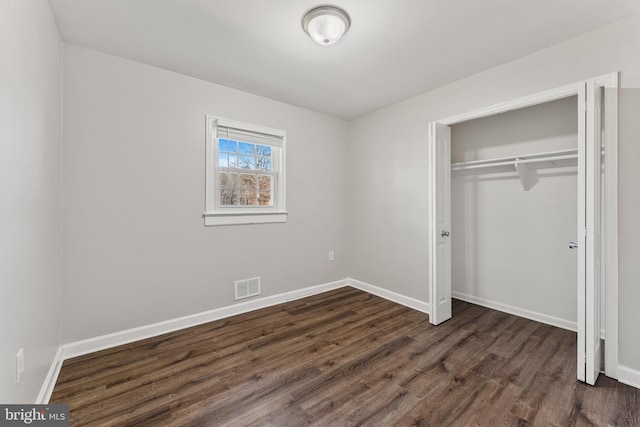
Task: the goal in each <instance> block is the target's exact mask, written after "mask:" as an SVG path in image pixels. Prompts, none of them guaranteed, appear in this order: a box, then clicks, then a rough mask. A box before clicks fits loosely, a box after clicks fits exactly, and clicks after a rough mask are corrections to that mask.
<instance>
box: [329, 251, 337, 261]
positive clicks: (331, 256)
mask: <svg viewBox="0 0 640 427" xmlns="http://www.w3.org/2000/svg"><path fill="white" fill-rule="evenodd" d="M335 259H336V254H335V253H333V251H329V261H333V260H335Z"/></svg>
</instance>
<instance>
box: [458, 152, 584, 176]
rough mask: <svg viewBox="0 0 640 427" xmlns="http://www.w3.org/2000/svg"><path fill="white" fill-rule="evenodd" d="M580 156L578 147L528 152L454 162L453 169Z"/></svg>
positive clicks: (540, 161) (490, 166) (551, 160)
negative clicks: (545, 151)
mask: <svg viewBox="0 0 640 427" xmlns="http://www.w3.org/2000/svg"><path fill="white" fill-rule="evenodd" d="M577 158H578V150H577V149H568V150H558V151H550V152H547V153H537V154H526V155H522V156H513V157H502V158H497V159H488V160H472V161H469V162H460V163H452V164H451V170H452V171H463V170H469V169H481V168H494V167H499V166H513V165H515V164H516V162H517V163H519V164H528V163H542V162H553V161H558V160H571V159H577Z"/></svg>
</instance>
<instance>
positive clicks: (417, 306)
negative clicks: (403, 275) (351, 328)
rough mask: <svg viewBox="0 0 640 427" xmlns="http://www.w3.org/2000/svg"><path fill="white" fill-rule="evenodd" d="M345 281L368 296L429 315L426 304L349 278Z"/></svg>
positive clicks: (427, 304)
mask: <svg viewBox="0 0 640 427" xmlns="http://www.w3.org/2000/svg"><path fill="white" fill-rule="evenodd" d="M346 281H347V283H348V284H349V286H351V287H354V288H356V289H360V290H361V291H365V292H368V293H370V294H373V295H377V296H379V297H382V298H384V299H388V300H389V301H393V302H395V303H398V304H401V305H404V306H406V307H409V308H413V309H414V310H418V311H421V312H423V313H427V314H429V313H430V312H431V308H430V306H429V303H428V302H424V301H420V300H417V299H415V298H411V297H408V296H405V295H402V294H399V293H396V292H392V291H389V290H387V289H383V288H379V287H377V286H374V285H371V284H369V283H365V282H362V281H360V280H356V279H353V278H351V277H349V278H348V279H346Z"/></svg>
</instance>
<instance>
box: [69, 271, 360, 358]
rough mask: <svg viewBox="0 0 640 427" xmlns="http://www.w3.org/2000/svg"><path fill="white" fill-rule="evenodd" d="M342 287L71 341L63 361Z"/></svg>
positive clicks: (315, 289) (310, 289) (343, 282)
mask: <svg viewBox="0 0 640 427" xmlns="http://www.w3.org/2000/svg"><path fill="white" fill-rule="evenodd" d="M344 286H348V281H347V279H343V280H338V281H335V282H330V283H325V284H322V285H317V286H310V287H307V288H304V289H298V290H295V291H291V292H285V293H281V294H277V295H272V296H268V297H264V298H258V299H254V300H251V301H247V302H243V303H239V304H234V305H230V306H227V307H221V308H216V309H213V310H209V311H205V312H202V313H197V314H192V315H188V316H184V317H179V318H176V319H171V320H166V321H163V322H158V323H153V324H151V325H145V326H140V327H137V328H132V329H127V330H124V331H120V332H114V333H111V334H107V335H101V336H98V337H95V338H89V339H86V340H82V341H76V342H71V343H68V344H64V345H63V346H62V350H63V352H62V356H63V358H64V359H70V358H72V357H78V356H82V355H84V354H89V353H93V352H96V351H100V350H105V349H107V348H111V347H116V346H119V345H123V344H128V343H131V342H134V341H139V340H143V339H146V338H151V337H155V336H158V335H162V334H166V333H169V332H174V331H177V330H180V329H185V328H190V327H192V326H197V325H201V324H203V323H207V322H212V321H214V320H219V319H224V318H226V317H230V316H235V315H238V314H242V313H247V312H249V311H254V310H259V309H261V308H266V307H270V306H272V305H276V304H281V303H283V302H287V301H292V300H295V299H299V298H304V297H307V296H310V295H315V294H319V293H322V292H327V291H330V290H333V289H338V288H342V287H344Z"/></svg>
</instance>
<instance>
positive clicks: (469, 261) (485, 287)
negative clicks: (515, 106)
mask: <svg viewBox="0 0 640 427" xmlns="http://www.w3.org/2000/svg"><path fill="white" fill-rule="evenodd" d="M577 109H578V108H577V99H576V97H571V98H566V99H563V100H559V101H554V102H549V103H546V104H542V105H536V106H534V107H529V108H525V109H521V110H517V111H512V112H508V113H504V114H500V115H496V116H491V117H487V118H483V119H478V120H472V121H468V122H464V123H459V124H456V125H454V126H452V131H451V141H452V150H451V151H452V161H453V162H463V161H469V160H481V159H491V158H500V157H509V156H518V155H525V154H535V153H539V152H545V151H554V150H561V149H566V148H576V147H577V140H578V135H577V131H578V117H577V114H576V111H577ZM528 178H529V185H530V189H529V190H528V191H524V190H523V189H522V185H521V184H520V180H519V179H518V175H517V173H516V172H515V169H513V168H512V170H511V171H509V172H494V173H486V172H485V173H481V174H472V175H454V176H453V178H452V181H451V208H452V224H451V247H452V290H453V292H454V296H458V297H461V298H463V299H470V300H472V301H473V300H476V299H477V298H480V299H481V300H484V303H489V304H499V305H498V306H504V305H506V306H509V307H510V309H511V310H513V311H514V312H518V310H527V311H530V312H533V313H536V314H537V315H538V316H539V317H537V318H539V319H545V320H546V321H552V322H556V323H555V324H558V325H562V326H563V327H573V328H575V327H576V325H575V324H576V321H577V312H576V310H577V294H576V280H577V251H575V250H571V249H569V248H568V242H569V241H572V240H576V228H577V221H576V217H577V179H578V178H577V167H576V166H573V167H556V168H549V169H530V170H529V173H528ZM556 319H560V320H561V321H562V322H557V321H556Z"/></svg>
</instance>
